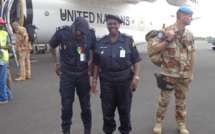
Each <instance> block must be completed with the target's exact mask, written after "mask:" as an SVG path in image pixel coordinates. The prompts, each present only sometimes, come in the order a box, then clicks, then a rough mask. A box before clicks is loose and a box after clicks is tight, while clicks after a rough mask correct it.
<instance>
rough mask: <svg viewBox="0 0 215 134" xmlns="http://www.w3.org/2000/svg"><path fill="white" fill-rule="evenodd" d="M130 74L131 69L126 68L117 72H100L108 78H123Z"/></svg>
mask: <svg viewBox="0 0 215 134" xmlns="http://www.w3.org/2000/svg"><path fill="white" fill-rule="evenodd" d="M131 72H132V70H131V68H128V69H126V70H123V71H118V72H109V71H102V72H101V73H102V74H104V75H107V76H110V77H123V76H128V75H129V74H130V73H131Z"/></svg>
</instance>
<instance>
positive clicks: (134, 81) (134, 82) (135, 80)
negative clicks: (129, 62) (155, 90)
mask: <svg viewBox="0 0 215 134" xmlns="http://www.w3.org/2000/svg"><path fill="white" fill-rule="evenodd" d="M137 84H138V79H137V78H135V77H134V79H133V80H132V82H131V86H130V89H131V90H132V91H133V92H135V91H136V89H137Z"/></svg>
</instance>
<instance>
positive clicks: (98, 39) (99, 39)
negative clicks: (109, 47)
mask: <svg viewBox="0 0 215 134" xmlns="http://www.w3.org/2000/svg"><path fill="white" fill-rule="evenodd" d="M107 36H108V35H104V36H102V37H101V38H97V41H101V40H102V39H104V38H106V37H107Z"/></svg>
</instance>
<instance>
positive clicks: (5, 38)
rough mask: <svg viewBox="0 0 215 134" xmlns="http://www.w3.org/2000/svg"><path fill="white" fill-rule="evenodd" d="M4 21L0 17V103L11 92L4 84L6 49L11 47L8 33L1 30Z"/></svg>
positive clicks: (5, 100) (5, 78) (6, 98)
mask: <svg viewBox="0 0 215 134" xmlns="http://www.w3.org/2000/svg"><path fill="white" fill-rule="evenodd" d="M5 23H6V22H5V21H4V20H3V19H2V18H1V17H0V83H1V84H0V105H1V104H6V103H8V100H9V99H10V98H11V97H12V93H11V92H10V90H9V89H8V87H7V85H6V80H7V64H8V60H9V53H8V50H9V49H11V42H10V39H9V35H8V33H7V32H6V31H4V30H3V28H4V24H5Z"/></svg>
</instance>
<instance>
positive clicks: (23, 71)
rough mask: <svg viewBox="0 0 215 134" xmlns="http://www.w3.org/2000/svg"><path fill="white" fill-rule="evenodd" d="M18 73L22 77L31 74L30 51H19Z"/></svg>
mask: <svg viewBox="0 0 215 134" xmlns="http://www.w3.org/2000/svg"><path fill="white" fill-rule="evenodd" d="M18 60H19V68H20V72H19V75H20V76H21V77H23V78H25V77H26V76H28V77H30V76H31V63H30V52H29V51H22V52H20V53H19V59H18Z"/></svg>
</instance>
